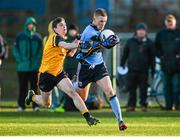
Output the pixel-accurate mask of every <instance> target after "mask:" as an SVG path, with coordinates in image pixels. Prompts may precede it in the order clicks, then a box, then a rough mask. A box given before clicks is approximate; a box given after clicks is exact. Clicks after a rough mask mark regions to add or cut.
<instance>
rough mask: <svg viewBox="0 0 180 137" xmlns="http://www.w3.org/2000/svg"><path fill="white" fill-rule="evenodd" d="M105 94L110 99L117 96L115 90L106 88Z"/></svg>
mask: <svg viewBox="0 0 180 137" xmlns="http://www.w3.org/2000/svg"><path fill="white" fill-rule="evenodd" d="M105 94H106V96H107V97H108V98H110V97H112V96H114V95H115V92H114V90H113V89H112V88H106V90H105Z"/></svg>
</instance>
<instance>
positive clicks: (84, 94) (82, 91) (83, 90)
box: [77, 83, 91, 101]
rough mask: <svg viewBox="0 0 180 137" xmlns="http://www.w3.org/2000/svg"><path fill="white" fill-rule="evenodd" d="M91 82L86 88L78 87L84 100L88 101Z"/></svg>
mask: <svg viewBox="0 0 180 137" xmlns="http://www.w3.org/2000/svg"><path fill="white" fill-rule="evenodd" d="M90 86H91V83H89V84H88V85H87V86H86V87H85V88H78V90H77V92H78V94H79V96H80V97H81V98H82V100H84V101H86V100H87V97H88V94H89V89H90Z"/></svg>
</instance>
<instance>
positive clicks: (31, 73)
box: [13, 17, 42, 112]
mask: <svg viewBox="0 0 180 137" xmlns="http://www.w3.org/2000/svg"><path fill="white" fill-rule="evenodd" d="M13 54H14V57H15V60H16V64H17V73H18V80H19V97H18V111H19V112H23V111H24V110H25V108H26V107H25V97H26V96H27V93H28V84H29V83H30V89H33V90H34V91H37V75H38V69H39V66H40V63H41V58H42V38H41V36H40V34H38V33H37V32H36V20H35V19H34V18H33V17H29V18H27V20H26V22H25V24H24V31H23V32H21V33H19V34H18V36H17V38H16V43H15V46H14V48H13ZM33 109H34V111H38V110H39V108H38V105H37V104H35V103H33Z"/></svg>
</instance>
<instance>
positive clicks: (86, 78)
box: [77, 63, 109, 88]
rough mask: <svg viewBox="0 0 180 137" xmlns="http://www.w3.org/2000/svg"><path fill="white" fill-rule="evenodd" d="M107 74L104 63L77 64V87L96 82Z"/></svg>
mask: <svg viewBox="0 0 180 137" xmlns="http://www.w3.org/2000/svg"><path fill="white" fill-rule="evenodd" d="M105 76H109V73H108V70H107V67H106V65H105V63H101V64H99V65H95V66H92V65H89V64H79V66H78V72H77V80H78V87H79V88H84V87H86V86H87V85H88V84H89V83H91V82H96V81H98V80H100V79H102V78H103V77H105Z"/></svg>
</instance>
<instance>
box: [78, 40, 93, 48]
mask: <svg viewBox="0 0 180 137" xmlns="http://www.w3.org/2000/svg"><path fill="white" fill-rule="evenodd" d="M79 48H81V49H89V48H91V44H90V43H89V42H88V41H85V42H83V43H80V44H79Z"/></svg>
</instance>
